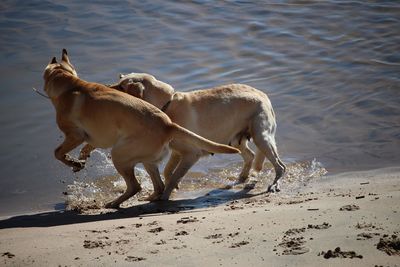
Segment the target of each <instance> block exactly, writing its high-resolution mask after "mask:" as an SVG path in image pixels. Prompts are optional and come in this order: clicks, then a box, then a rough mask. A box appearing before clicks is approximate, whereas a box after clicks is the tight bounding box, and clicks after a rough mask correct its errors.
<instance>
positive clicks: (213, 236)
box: [204, 234, 222, 239]
mask: <svg viewBox="0 0 400 267" xmlns="http://www.w3.org/2000/svg"><path fill="white" fill-rule="evenodd" d="M204 238H205V239H217V238H222V234H213V235H209V236H206V237H204Z"/></svg>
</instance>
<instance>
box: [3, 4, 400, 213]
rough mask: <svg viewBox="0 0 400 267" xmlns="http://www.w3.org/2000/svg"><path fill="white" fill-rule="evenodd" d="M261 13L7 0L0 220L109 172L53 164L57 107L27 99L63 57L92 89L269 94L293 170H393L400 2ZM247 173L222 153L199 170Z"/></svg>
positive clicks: (97, 166)
mask: <svg viewBox="0 0 400 267" xmlns="http://www.w3.org/2000/svg"><path fill="white" fill-rule="evenodd" d="M266 2H267V1H265V2H264V3H263V2H262V1H254V3H253V1H193V2H189V1H161V0H160V1H156V0H154V1H118V2H115V1H90V3H88V2H86V1H65V2H64V3H62V4H60V3H59V1H4V0H3V1H1V2H0V79H1V80H0V84H1V87H0V88H1V89H0V114H1V115H0V125H1V131H0V148H1V154H0V166H1V175H0V215H3V214H11V213H19V212H26V211H33V210H40V209H49V208H50V209H51V208H54V205H55V204H56V203H62V202H63V198H62V194H61V192H62V191H63V190H65V188H66V186H67V185H68V184H72V183H73V179H75V178H77V179H78V180H79V179H83V178H82V176H85V175H86V176H89V178H90V177H96V176H99V175H100V176H101V175H104V174H105V173H104V166H107V164H105V161H104V160H102V159H101V158H100V159H98V160H96V159H93V161H92V163H93V167H91V169H90V170H89V171H87V172H86V174H79V175H76V176H75V175H73V174H72V173H71V172H70V170H69V169H68V168H66V167H64V166H63V165H62V164H61V163H59V162H57V161H56V160H55V159H54V157H53V150H54V148H55V147H56V146H57V144H59V143H60V141H61V137H60V135H61V134H60V132H59V131H58V129H57V127H56V125H55V113H54V109H53V107H52V106H51V104H50V102H49V101H48V100H46V99H44V98H42V97H40V96H38V95H37V94H35V93H33V92H32V90H31V88H32V87H33V86H34V87H37V88H42V86H43V81H42V71H43V69H44V67H45V66H46V64H47V62H48V61H49V60H50V59H51V57H52V56H55V55H56V56H59V55H60V53H61V49H62V48H64V47H65V48H67V49H68V51H69V53H70V56H71V59H72V61H73V63H74V64H75V66H76V68H77V70H78V73H79V75H80V76H81V78H83V79H86V80H89V81H97V82H104V83H106V82H113V81H115V79H116V78H117V74H118V73H120V72H122V73H124V72H125V73H126V72H132V71H135V72H148V73H151V74H153V75H155V76H156V77H157V78H158V79H159V80H162V81H165V82H167V83H169V84H171V85H172V86H174V87H175V88H176V89H177V90H180V91H189V90H193V89H198V88H206V87H211V86H214V85H219V84H224V83H231V82H240V83H247V84H250V85H252V86H255V87H257V88H259V89H261V90H263V91H265V92H267V93H268V95H269V96H270V98H271V100H272V103H273V106H274V108H275V111H276V113H277V120H278V132H277V140H278V147H279V149H280V153H281V154H282V156H283V158H284V160H285V161H286V162H289V163H291V164H294V165H295V164H297V163H298V162H312V160H313V159H314V158H316V159H317V161H318V162H321V163H322V164H323V166H324V167H325V168H326V169H327V170H328V171H329V172H331V173H332V172H333V173H334V172H341V171H345V170H361V169H373V168H378V167H385V166H393V165H398V164H399V162H400V153H399V151H400V105H399V102H400V91H399V90H400V88H399V87H400V86H399V84H400V83H399V82H400V2H398V1H321V2H319V1H318V2H317V1H315V2H314V1H274V4H271V3H268V4H267V3H266ZM268 2H272V1H268ZM239 163H240V159H239V157H235V156H233V157H223V156H221V157H220V156H218V157H215V158H211V159H210V158H208V159H206V160H204V161H202V162H200V163H199V164H198V165H197V166H196V168H195V169H194V172H196V171H199V170H200V171H202V172H205V173H207V170H208V169H209V168H218V167H219V166H225V167H226V166H231V164H233V165H235V164H236V165H237V164H239ZM236 165H235V166H236ZM102 167H103V168H102ZM107 168H108V167H107ZM111 168H112V167H111ZM106 172H114V171H113V170H108V171H106ZM107 174H108V173H107Z"/></svg>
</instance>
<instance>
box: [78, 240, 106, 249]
mask: <svg viewBox="0 0 400 267" xmlns="http://www.w3.org/2000/svg"><path fill="white" fill-rule="evenodd" d="M106 246H111V243H110V242H108V241H101V240H100V241H90V240H85V241H83V247H84V248H89V249H92V248H104V247H106Z"/></svg>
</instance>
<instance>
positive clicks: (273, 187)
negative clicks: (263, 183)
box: [267, 183, 281, 193]
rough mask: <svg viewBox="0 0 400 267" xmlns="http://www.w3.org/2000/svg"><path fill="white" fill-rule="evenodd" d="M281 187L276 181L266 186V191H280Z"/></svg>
mask: <svg viewBox="0 0 400 267" xmlns="http://www.w3.org/2000/svg"><path fill="white" fill-rule="evenodd" d="M280 191H281V189H280V188H279V185H278V184H277V183H275V184H272V185H270V186H269V187H268V191H267V192H268V193H277V192H280Z"/></svg>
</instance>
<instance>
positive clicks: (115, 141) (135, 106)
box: [44, 49, 238, 208]
mask: <svg viewBox="0 0 400 267" xmlns="http://www.w3.org/2000/svg"><path fill="white" fill-rule="evenodd" d="M44 80H45V91H46V93H47V95H48V96H49V97H50V98H51V101H52V103H53V105H54V107H55V109H56V113H57V124H58V127H59V128H60V130H61V131H62V132H64V134H65V140H64V142H63V143H62V144H61V145H60V146H59V147H58V148H57V149H56V150H55V157H56V158H57V159H59V160H60V161H62V162H63V163H64V164H66V165H68V166H70V167H72V168H73V170H74V171H79V170H80V169H82V168H83V167H84V161H82V160H76V159H73V158H71V157H70V156H69V155H68V154H67V153H68V152H70V151H71V150H73V149H74V148H76V147H77V146H79V145H80V144H82V143H83V142H87V143H88V144H89V146H88V147H85V149H83V150H82V152H81V156H80V157H81V158H85V157H87V155H88V154H89V153H90V151H91V150H92V149H93V147H99V148H109V147H112V150H111V156H112V160H113V163H114V166H115V168H116V169H117V171H118V172H119V173H120V174H121V175H122V176H123V177H124V179H125V182H126V185H127V189H126V191H125V192H124V194H122V195H121V196H120V197H119V198H117V199H115V200H114V201H111V202H110V203H108V204H107V205H106V207H113V208H115V207H118V206H119V205H120V204H121V203H122V202H123V201H125V200H126V199H128V198H130V197H131V196H133V195H134V194H136V193H137V192H138V191H140V189H141V188H140V185H139V183H138V181H137V180H136V178H135V174H134V166H135V164H137V163H143V165H144V167H145V169H146V170H147V172H148V173H149V175H150V177H151V179H152V182H153V186H154V194H153V195H152V196H150V197H149V199H150V200H155V199H158V198H159V197H160V195H161V194H162V192H163V190H164V184H163V182H162V180H161V178H160V175H159V172H158V166H157V163H158V161H159V160H160V158H161V156H162V154H163V151H164V150H165V148H166V146H168V143H169V142H170V141H173V140H181V142H183V143H185V144H187V145H189V146H195V147H199V148H201V149H205V150H208V151H210V152H216V153H237V152H238V150H237V149H235V148H232V147H229V146H226V145H220V144H216V143H214V142H211V141H209V140H207V139H205V138H202V137H200V136H198V135H196V134H194V133H192V132H190V131H188V130H186V129H184V128H182V127H181V126H179V125H177V124H175V123H173V122H171V120H170V119H169V117H168V116H167V115H166V114H165V113H163V112H161V111H160V110H159V109H158V108H157V107H155V106H153V105H151V104H149V103H147V102H145V101H142V100H141V99H139V98H135V97H132V96H130V95H128V94H125V93H123V92H119V91H117V90H114V89H111V88H108V87H106V86H104V85H101V84H97V83H90V82H86V81H84V80H81V79H79V78H78V76H77V73H76V71H75V69H74V67H73V66H72V64H71V63H70V61H69V58H68V55H67V51H66V50H65V49H64V50H63V53H62V61H61V62H60V63H57V61H56V59H55V58H53V60H52V61H51V62H50V64H49V65H48V66H47V67H46V69H45V72H44Z"/></svg>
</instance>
